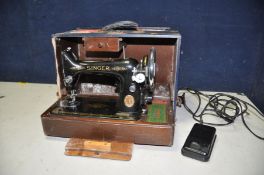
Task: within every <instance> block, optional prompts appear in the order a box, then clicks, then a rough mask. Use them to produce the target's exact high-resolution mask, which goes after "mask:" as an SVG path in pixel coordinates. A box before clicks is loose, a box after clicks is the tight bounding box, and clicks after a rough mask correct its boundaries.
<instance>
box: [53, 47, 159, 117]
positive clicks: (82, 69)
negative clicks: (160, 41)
mask: <svg viewBox="0 0 264 175" xmlns="http://www.w3.org/2000/svg"><path fill="white" fill-rule="evenodd" d="M123 52H125V51H123ZM61 56H62V58H61V60H62V67H63V68H62V69H63V70H62V72H63V82H64V85H65V87H66V90H67V93H68V94H69V95H68V96H67V97H66V98H65V99H62V100H60V101H59V102H58V103H57V104H58V106H57V107H56V108H55V109H54V110H53V111H52V113H55V114H69V113H72V114H74V115H78V116H85V117H101V118H111V119H128V120H137V119H139V117H140V116H141V115H144V114H146V113H147V106H146V105H147V104H148V103H151V102H152V95H153V90H154V78H155V63H156V51H155V48H151V50H150V54H149V56H145V57H144V58H143V59H141V60H140V62H138V61H137V60H136V59H134V58H122V59H117V60H114V61H78V60H79V59H78V58H77V56H76V55H75V54H74V53H73V52H72V50H71V48H70V47H69V48H67V49H65V50H63V51H62V52H61ZM87 74H90V75H93V76H97V77H98V78H100V76H107V77H115V79H116V80H117V81H116V82H115V84H116V89H117V90H116V91H119V92H118V93H119V98H117V99H116V101H115V102H113V101H112V103H109V100H104V98H96V99H94V98H93V99H92V100H88V99H87V97H77V93H76V92H77V91H78V90H77V89H78V86H77V85H78V84H79V83H80V82H78V81H79V80H80V76H82V75H84V76H85V75H87ZM110 81H111V80H110ZM107 101H108V105H107ZM95 114H96V115H95Z"/></svg>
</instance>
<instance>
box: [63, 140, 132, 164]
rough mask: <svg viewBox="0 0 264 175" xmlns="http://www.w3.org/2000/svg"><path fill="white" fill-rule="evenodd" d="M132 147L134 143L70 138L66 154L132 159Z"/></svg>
mask: <svg viewBox="0 0 264 175" xmlns="http://www.w3.org/2000/svg"><path fill="white" fill-rule="evenodd" d="M132 149H133V143H127V142H117V141H97V140H88V139H79V138H70V139H69V141H68V143H67V144H66V146H65V155H68V156H84V157H96V158H102V159H114V160H130V159H131V157H132Z"/></svg>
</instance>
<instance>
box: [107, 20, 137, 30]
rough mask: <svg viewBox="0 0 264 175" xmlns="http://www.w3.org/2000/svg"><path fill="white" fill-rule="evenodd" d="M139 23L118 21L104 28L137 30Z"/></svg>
mask: <svg viewBox="0 0 264 175" xmlns="http://www.w3.org/2000/svg"><path fill="white" fill-rule="evenodd" d="M137 28H138V23H136V22H134V21H118V22H115V23H112V24H108V25H106V26H104V27H103V28H102V30H105V31H109V30H137Z"/></svg>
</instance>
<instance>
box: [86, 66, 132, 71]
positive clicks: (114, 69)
mask: <svg viewBox="0 0 264 175" xmlns="http://www.w3.org/2000/svg"><path fill="white" fill-rule="evenodd" d="M86 69H87V70H94V71H124V70H127V68H126V67H121V66H114V67H110V66H86Z"/></svg>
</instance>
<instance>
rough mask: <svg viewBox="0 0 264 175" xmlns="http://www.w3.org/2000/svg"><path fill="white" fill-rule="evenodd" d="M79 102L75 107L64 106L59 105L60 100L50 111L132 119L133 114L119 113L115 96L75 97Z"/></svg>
mask: <svg viewBox="0 0 264 175" xmlns="http://www.w3.org/2000/svg"><path fill="white" fill-rule="evenodd" d="M76 100H77V101H78V102H79V103H80V104H79V105H78V106H77V107H76V108H64V107H61V106H60V103H61V102H62V101H58V102H57V103H56V104H55V105H54V107H53V109H52V111H51V113H52V114H55V115H74V116H76V117H84V118H91V117H94V118H111V119H119V120H134V117H133V116H129V115H125V114H123V115H122V114H119V113H118V109H119V106H118V103H117V97H106V98H102V97H89V98H87V97H77V98H76Z"/></svg>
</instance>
